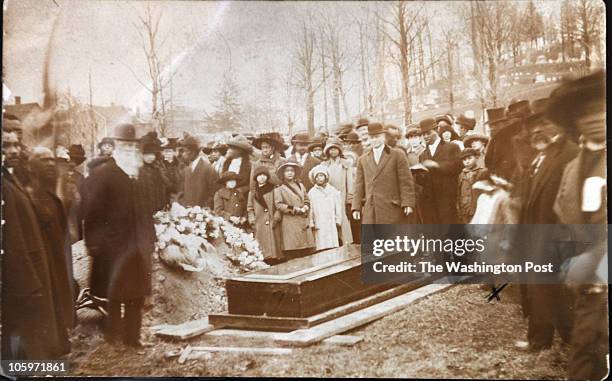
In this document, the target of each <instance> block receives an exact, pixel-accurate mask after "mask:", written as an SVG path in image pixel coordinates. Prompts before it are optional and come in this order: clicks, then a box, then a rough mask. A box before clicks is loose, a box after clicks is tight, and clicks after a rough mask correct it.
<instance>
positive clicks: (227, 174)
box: [217, 171, 240, 184]
mask: <svg viewBox="0 0 612 381" xmlns="http://www.w3.org/2000/svg"><path fill="white" fill-rule="evenodd" d="M230 180H236V181H238V180H240V176H239V175H238V174H237V173H236V172H232V171H227V172H225V173H224V174H222V175H221V177H219V180H217V183H218V184H225V183H226V182H228V181H230Z"/></svg>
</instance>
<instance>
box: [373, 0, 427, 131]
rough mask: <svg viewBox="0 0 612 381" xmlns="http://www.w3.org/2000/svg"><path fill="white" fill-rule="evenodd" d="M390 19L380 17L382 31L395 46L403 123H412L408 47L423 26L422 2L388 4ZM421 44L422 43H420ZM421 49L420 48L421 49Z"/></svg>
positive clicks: (402, 1) (401, 1)
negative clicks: (400, 76)
mask: <svg viewBox="0 0 612 381" xmlns="http://www.w3.org/2000/svg"><path fill="white" fill-rule="evenodd" d="M390 8H391V9H390V14H391V17H390V19H384V18H383V19H382V21H383V23H382V24H383V25H384V27H383V28H382V32H383V34H384V36H385V38H386V39H388V40H389V41H390V42H391V44H392V46H393V47H394V48H395V51H396V52H395V54H392V58H393V60H394V62H395V63H396V64H397V66H398V67H399V69H400V73H401V75H402V101H403V106H404V124H410V123H412V94H411V92H410V64H411V61H410V49H411V46H412V45H413V44H414V42H415V39H416V38H417V37H418V36H419V35H420V34H421V31H422V30H423V28H424V27H425V22H424V16H423V15H422V14H421V11H422V9H423V4H416V3H409V2H408V1H405V0H399V1H394V2H393V3H392V4H391V5H390ZM421 45H422V44H421ZM421 51H422V49H421Z"/></svg>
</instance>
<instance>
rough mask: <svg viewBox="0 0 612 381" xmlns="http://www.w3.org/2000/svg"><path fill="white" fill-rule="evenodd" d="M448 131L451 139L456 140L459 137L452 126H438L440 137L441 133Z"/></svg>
mask: <svg viewBox="0 0 612 381" xmlns="http://www.w3.org/2000/svg"><path fill="white" fill-rule="evenodd" d="M447 131H448V132H450V134H451V140H457V139H459V135H457V133H456V132H455V130H453V128H452V127H451V126H442V127H440V128H438V135H440V137H442V134H443V133H444V132H447Z"/></svg>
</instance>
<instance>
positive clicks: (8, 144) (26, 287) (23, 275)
mask: <svg viewBox="0 0 612 381" xmlns="http://www.w3.org/2000/svg"><path fill="white" fill-rule="evenodd" d="M2 155H3V165H2V201H3V203H4V205H3V206H2V219H3V220H4V223H3V224H2V250H3V253H4V254H3V255H2V359H3V360H11V359H12V360H49V359H57V358H59V356H61V355H63V354H65V353H66V351H67V349H68V348H66V345H65V344H66V342H65V341H64V340H62V335H61V334H60V331H61V322H60V321H59V319H58V315H57V311H56V309H55V300H54V294H53V286H52V282H51V271H50V265H49V258H48V254H47V252H46V250H45V244H44V241H43V238H42V233H41V230H40V226H39V223H38V220H37V218H36V213H35V211H34V207H33V204H32V201H31V199H30V196H29V194H28V192H27V191H26V189H25V186H24V185H23V184H22V183H21V182H20V180H19V179H18V178H17V177H16V176H15V173H16V171H15V169H16V166H18V165H20V164H21V163H22V160H21V157H20V155H21V143H20V142H19V139H18V137H17V134H16V133H15V132H6V131H3V132H2Z"/></svg>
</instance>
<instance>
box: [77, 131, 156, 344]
mask: <svg viewBox="0 0 612 381" xmlns="http://www.w3.org/2000/svg"><path fill="white" fill-rule="evenodd" d="M114 140H115V151H114V152H113V159H112V160H110V161H109V162H107V163H106V164H105V165H103V166H101V167H100V168H99V169H98V170H97V172H96V175H95V176H93V177H92V178H91V182H90V183H89V184H88V185H87V189H88V196H87V198H86V207H85V228H84V235H85V244H86V246H87V250H88V252H89V255H91V256H92V257H93V261H92V269H91V279H90V282H91V290H92V293H93V294H94V295H96V296H98V297H102V298H107V299H108V318H107V322H106V323H107V325H106V332H105V333H106V335H105V338H106V340H107V341H109V342H115V341H116V340H118V339H119V338H122V339H123V342H124V343H125V344H127V345H129V346H135V347H138V346H140V341H139V339H140V328H141V324H142V308H143V305H144V299H145V297H146V296H149V295H151V255H152V254H153V249H154V242H155V231H154V229H153V219H152V216H151V214H150V213H149V212H148V210H147V208H146V207H145V205H144V203H143V197H142V195H140V194H138V191H137V190H138V188H139V186H138V184H137V183H136V181H137V180H136V177H137V175H138V169H139V166H140V165H141V160H142V159H141V158H140V155H141V153H140V150H139V142H138V139H136V137H135V130H134V126H133V125H131V124H123V125H119V126H117V127H116V128H115V137H114ZM122 305H123V307H124V310H125V311H124V315H123V317H122V316H121V308H122Z"/></svg>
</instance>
